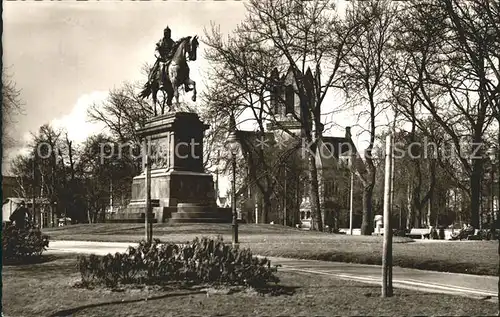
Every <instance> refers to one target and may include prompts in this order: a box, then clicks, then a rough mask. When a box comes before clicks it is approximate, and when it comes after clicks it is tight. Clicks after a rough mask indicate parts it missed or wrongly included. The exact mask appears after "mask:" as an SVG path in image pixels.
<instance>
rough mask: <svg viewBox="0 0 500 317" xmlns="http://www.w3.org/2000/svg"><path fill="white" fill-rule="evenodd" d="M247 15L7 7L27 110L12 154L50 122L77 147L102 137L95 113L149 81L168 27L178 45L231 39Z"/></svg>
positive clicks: (214, 6)
mask: <svg viewBox="0 0 500 317" xmlns="http://www.w3.org/2000/svg"><path fill="white" fill-rule="evenodd" d="M244 16H245V6H244V2H239V1H178V2H174V1H161V2H131V1H126V2H48V1H44V2H38V1H37V2H24V1H23V2H19V1H16V2H14V1H8V2H4V3H3V26H4V29H3V39H2V40H3V48H4V52H3V63H4V65H5V66H6V67H7V71H8V73H9V74H11V75H12V79H13V80H14V81H15V82H16V84H17V87H18V88H20V89H21V90H22V95H21V97H22V100H23V101H24V104H25V110H26V111H25V112H26V114H25V115H23V116H20V117H18V118H17V121H18V123H17V127H16V129H15V130H14V131H13V135H14V137H15V138H16V139H17V140H18V141H19V144H18V148H16V149H13V150H11V151H10V155H11V156H12V155H14V154H16V153H19V150H20V148H22V147H23V146H24V145H25V144H26V142H27V141H28V140H29V139H30V132H36V131H37V130H38V128H39V127H40V126H41V125H42V124H45V123H50V124H52V125H54V126H56V127H63V128H66V130H68V133H69V137H70V139H73V140H75V141H76V142H79V141H82V140H84V139H85V138H86V137H87V136H88V135H89V134H92V133H97V132H100V130H101V127H99V126H96V125H93V124H90V123H88V122H86V111H87V108H88V107H89V106H90V105H92V104H93V103H94V102H99V101H100V100H103V99H104V98H106V94H107V92H108V91H109V90H110V89H112V88H114V87H119V86H121V85H122V83H123V82H125V81H137V80H144V78H143V75H142V74H141V67H142V66H143V64H144V63H146V62H147V63H153V62H154V60H155V59H154V48H155V44H156V42H157V41H158V40H159V39H160V38H161V37H162V35H163V29H164V28H165V27H166V26H167V25H168V26H170V28H171V29H172V37H173V38H174V39H178V38H179V37H182V36H187V35H195V34H198V35H200V36H202V35H203V30H204V28H209V27H210V23H211V22H215V23H216V24H218V25H220V27H221V31H222V32H223V33H230V32H231V30H232V29H234V28H235V27H236V25H237V24H238V23H239V22H240V21H241V20H242V19H243V18H244ZM202 52H203V47H200V53H199V54H198V60H197V61H196V62H192V63H190V68H191V70H192V75H191V78H193V79H194V80H195V81H197V83H198V84H200V85H199V86H198V87H199V88H200V89H202V85H201V83H202V81H203V79H202V78H201V74H202V73H203V70H204V65H206V64H204V61H203V56H202ZM340 121H342V123H348V122H349V121H346V120H340ZM340 121H339V122H340ZM346 125H349V124H346ZM354 132H355V131H354ZM339 133H343V132H341V131H339ZM2 167H3V168H2V169H3V171H6V168H7V165H4V166H2Z"/></svg>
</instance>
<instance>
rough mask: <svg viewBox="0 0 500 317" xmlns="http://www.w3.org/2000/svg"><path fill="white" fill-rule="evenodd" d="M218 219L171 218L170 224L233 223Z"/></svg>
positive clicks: (229, 220)
mask: <svg viewBox="0 0 500 317" xmlns="http://www.w3.org/2000/svg"><path fill="white" fill-rule="evenodd" d="M223 220H226V219H222V218H220V217H218V218H170V219H168V223H231V219H227V220H226V221H223Z"/></svg>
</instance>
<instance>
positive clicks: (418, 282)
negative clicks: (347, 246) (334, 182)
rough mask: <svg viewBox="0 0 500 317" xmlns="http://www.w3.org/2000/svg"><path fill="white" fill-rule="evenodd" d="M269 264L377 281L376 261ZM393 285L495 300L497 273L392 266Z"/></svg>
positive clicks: (84, 249)
mask: <svg viewBox="0 0 500 317" xmlns="http://www.w3.org/2000/svg"><path fill="white" fill-rule="evenodd" d="M129 245H137V244H135V243H119V242H90V241H51V242H50V247H49V250H48V252H49V253H63V252H69V253H86V254H89V253H95V254H98V255H105V254H108V253H115V252H123V251H125V250H126V249H127V247H128V246H129ZM269 258H270V259H271V261H272V263H273V264H281V265H282V268H281V270H283V271H295V272H303V273H310V274H321V275H325V276H331V277H335V278H340V279H346V280H355V281H359V282H363V283H369V284H378V285H380V283H381V276H382V270H381V267H380V266H379V265H366V264H354V263H341V262H327V261H315V260H299V259H287V258H275V257H269ZM393 286H394V287H396V288H406V289H414V290H418V291H425V292H436V293H443V294H452V295H460V296H469V297H477V298H490V297H491V298H492V299H493V300H497V287H498V277H496V276H478V275H469V274H456V273H444V272H433V271H423V270H416V269H406V268H400V267H394V268H393Z"/></svg>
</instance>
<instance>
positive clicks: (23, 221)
mask: <svg viewBox="0 0 500 317" xmlns="http://www.w3.org/2000/svg"><path fill="white" fill-rule="evenodd" d="M28 216H29V211H28V208H26V203H25V202H24V200H23V201H21V203H20V204H19V206H18V207H17V208H16V210H14V212H13V213H12V215H10V217H9V220H10V221H12V222H13V223H14V225H15V226H16V227H17V228H25V227H26V225H27V222H28V219H27V218H28Z"/></svg>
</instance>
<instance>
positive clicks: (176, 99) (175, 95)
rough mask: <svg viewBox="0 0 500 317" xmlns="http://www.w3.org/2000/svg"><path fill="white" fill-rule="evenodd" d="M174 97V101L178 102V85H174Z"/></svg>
mask: <svg viewBox="0 0 500 317" xmlns="http://www.w3.org/2000/svg"><path fill="white" fill-rule="evenodd" d="M173 88H174V97H175V102H176V103H177V104H179V87H177V86H174V87H173Z"/></svg>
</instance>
